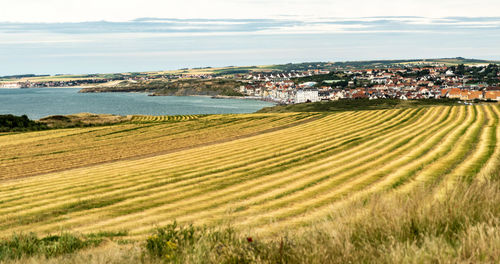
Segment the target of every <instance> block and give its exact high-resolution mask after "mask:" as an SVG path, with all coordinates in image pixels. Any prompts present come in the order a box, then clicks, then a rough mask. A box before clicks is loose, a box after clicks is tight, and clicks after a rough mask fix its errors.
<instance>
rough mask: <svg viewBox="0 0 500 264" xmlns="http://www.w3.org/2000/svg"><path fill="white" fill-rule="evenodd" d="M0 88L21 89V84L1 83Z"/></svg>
mask: <svg viewBox="0 0 500 264" xmlns="http://www.w3.org/2000/svg"><path fill="white" fill-rule="evenodd" d="M0 88H8V89H14V88H21V84H19V83H2V84H0Z"/></svg>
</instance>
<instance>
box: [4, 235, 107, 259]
mask: <svg viewBox="0 0 500 264" xmlns="http://www.w3.org/2000/svg"><path fill="white" fill-rule="evenodd" d="M101 241H102V239H101V238H91V239H89V238H81V237H77V236H75V235H72V234H69V233H63V234H61V235H56V236H54V235H51V236H47V237H44V238H38V237H37V235H36V234H34V233H29V234H14V235H12V237H11V238H10V239H6V240H4V241H2V242H0V260H8V259H20V258H22V257H31V256H37V255H40V256H45V257H46V258H51V257H55V256H60V255H64V254H69V253H73V252H75V251H78V250H80V249H83V248H86V247H90V246H97V245H99V244H100V243H101Z"/></svg>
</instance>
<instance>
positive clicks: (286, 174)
mask: <svg viewBox="0 0 500 264" xmlns="http://www.w3.org/2000/svg"><path fill="white" fill-rule="evenodd" d="M499 116H500V106H499V105H498V104H485V105H475V106H457V105H441V106H412V107H402V108H395V109H392V108H388V109H377V110H365V111H338V112H322V113H318V112H307V113H263V114H244V115H208V116H176V117H148V116H135V117H132V118H131V121H130V122H126V123H121V124H117V125H112V126H99V127H86V128H71V129H58V130H47V131H40V132H28V133H17V134H8V135H3V136H0V148H1V149H2V151H1V152H0V162H1V163H0V181H1V182H2V184H1V185H0V235H1V236H2V237H4V238H8V237H10V236H11V235H12V234H13V233H19V232H24V233H26V232H35V233H38V234H48V233H51V234H55V233H58V232H61V230H63V231H67V232H75V233H78V234H90V233H97V232H104V231H105V232H123V231H126V235H124V237H123V239H124V240H126V241H131V242H130V243H132V244H133V243H134V241H138V242H140V241H144V239H146V238H147V237H148V236H150V234H151V232H152V231H151V230H153V229H154V228H155V227H160V226H166V225H168V224H171V223H172V222H173V221H174V220H175V221H177V223H179V224H180V225H184V224H193V225H194V226H195V227H201V226H206V227H208V228H219V227H227V226H230V227H231V228H234V230H237V232H241V233H238V234H242V235H243V236H245V235H247V236H248V235H252V236H254V237H258V238H261V239H262V240H263V241H269V240H272V239H273V238H276V237H283V236H284V235H283V234H290V233H297V234H304V233H301V232H309V233H310V232H311V228H315V227H319V226H324V225H325V223H330V224H329V225H326V226H329V227H328V228H332V230H337V229H335V228H337V227H338V226H341V223H344V222H345V221H347V220H346V219H348V220H349V221H350V222H351V223H354V224H356V223H358V224H360V227H359V230H365V229H363V228H367V227H366V226H364V225H367V226H368V225H369V223H375V222H377V221H378V222H383V219H385V218H380V219H379V218H377V215H373V214H375V213H380V214H381V217H382V216H383V217H389V216H387V215H384V214H383V212H384V211H385V209H384V210H380V209H381V207H383V206H384V204H385V205H390V204H394V203H396V202H394V201H400V203H402V204H405V203H406V205H408V201H406V202H401V201H405V200H404V198H401V197H416V196H415V195H417V196H418V201H413V202H412V203H410V204H418V209H415V208H414V209H415V210H416V211H415V212H421V211H420V210H424V209H422V208H428V207H429V206H430V208H432V205H433V204H436V203H437V204H439V203H440V202H441V201H446V200H448V199H449V197H451V196H450V192H453V191H455V187H456V186H463V184H464V182H465V183H472V182H487V181H489V179H490V178H494V177H492V176H495V175H496V174H498V167H499V163H498V162H499V160H500V141H498V137H499V136H500V128H499V126H498V120H499ZM422 190H424V191H422ZM380 199H382V200H380ZM384 199H387V200H384ZM401 199H403V200H401ZM389 200H390V201H391V202H388V201H389ZM373 201H383V202H381V203H377V204H373V203H374V202H373ZM450 201H453V200H452V199H450ZM421 203H422V204H421ZM464 204H465V202H464ZM422 205H426V206H423V207H420V206H422ZM390 207H391V208H392V209H394V210H396V209H395V208H399V207H398V206H390ZM370 208H371V209H370ZM416 208H417V207H416ZM438 208H440V207H438ZM368 209H370V210H368ZM392 209H391V210H392ZM367 210H368V211H367ZM398 210H399V209H398ZM426 210H427V209H426ZM370 212H371V213H370ZM389 212H390V210H389ZM496 212H497V213H498V211H496ZM398 213H400V214H401V215H406V214H405V213H404V212H403V211H401V212H400V211H398ZM410 214H411V213H410ZM390 217H395V216H390ZM390 217H389V218H390ZM498 217H499V215H491V221H490V222H489V224H490V225H489V226H491V228H493V230H490V231H491V232H493V234H494V235H498V234H499V232H498V226H497V224H498ZM360 218H361V219H366V221H361V222H359V221H357V220H356V219H360ZM374 219H375V220H374ZM477 219H479V218H477ZM481 219H482V218H481ZM387 221H389V220H387ZM443 221H444V220H443ZM478 221H479V220H478ZM361 223H363V224H361ZM486 224H487V223H486ZM335 226H337V227H335ZM351 227H352V225H349V228H351ZM344 228H346V227H344ZM373 228H374V229H373V230H378V229H377V226H375V225H374V226H373ZM447 228H448V230H449V229H450V228H451V229H453V228H454V226H453V224H451V225H448V227H447ZM368 229H370V228H367V229H366V230H368ZM308 230H309V231H308ZM346 230H350V231H349V232H354V231H353V230H351V229H346ZM359 230H358V231H359ZM370 230H371V229H370ZM373 230H372V231H373ZM443 230H444V229H443ZM337 231H338V230H337ZM337 231H336V232H337ZM393 231H394V230H389V229H388V230H386V232H388V234H393V233H394V234H397V231H394V232H393ZM424 231H425V230H423V231H421V232H423V233H422V234H424V233H425V232H424ZM332 232H333V231H332ZM360 232H361V231H360ZM391 232H393V233H391ZM415 232H417V231H415ZM436 232H437V231H436ZM442 232H445V231H442ZM313 233H314V232H313ZM438 233H439V232H438ZM438 233H436V234H438ZM337 235H338V234H337ZM351 235H352V234H351ZM338 236H339V237H342V235H338ZM369 236H370V235H369V234H366V237H369ZM394 236H396V237H397V235H394ZM333 237H336V236H333ZM417 237H418V235H417ZM318 239H319V238H318ZM360 239H362V238H360ZM315 241H316V240H315ZM327 241H329V240H327ZM360 241H362V240H360ZM404 241H406V240H404ZM404 241H403V242H404ZM415 241H418V239H416V238H415ZM453 241H455V240H453ZM495 241H496V242H499V241H500V240H494V243H496V242H495ZM316 242H317V243H319V244H321V242H320V241H319V240H317V241H316ZM330 242H331V243H333V242H332V241H330ZM330 242H329V243H330ZM358 242H359V241H358ZM403 242H402V244H401V245H406V246H413V244H412V242H411V241H409V242H408V243H410V244H405V243H406V242H404V243H403ZM297 243H298V244H297V245H302V244H300V242H297ZM359 243H361V244H359V245H363V243H362V242H359ZM377 243H378V242H377ZM384 243H386V241H385V240H383V241H381V242H380V245H386V244H384ZM422 243H423V242H422ZM436 243H437V242H436ZM454 243H455V242H454ZM457 243H458V242H457ZM464 243H465V242H464ZM424 244H425V243H423V244H415V245H414V246H415V247H417V248H418V247H419V246H422V245H424ZM281 245H282V247H283V242H281ZM353 245H354V246H356V245H357V244H356V243H354V244H353ZM395 245H396V246H397V245H400V244H397V243H396V244H395ZM457 245H461V244H460V243H458V244H457ZM129 247H133V246H130V245H129ZM176 247H177V245H176ZM319 248H320V247H319ZM276 250H278V249H276ZM280 250H283V249H280ZM332 250H333V249H332ZM344 250H349V249H344ZM351 250H352V249H351ZM377 250H382V251H380V252H383V250H384V249H377ZM385 250H388V251H390V249H389V248H386V249H385ZM422 250H424V252H427V251H425V249H422ZM132 251H133V250H132ZM259 252H260V251H259ZM262 252H263V251H262ZM262 252H261V253H262ZM280 252H281V251H280ZM343 252H344V253H345V252H347V251H343ZM377 252H378V251H377ZM380 252H378V253H380ZM491 252H493V254H496V253H498V251H494V250H493V251H491ZM491 252H490V253H491ZM221 254H222V253H221ZM297 254H298V255H300V254H299V253H297ZM304 254H305V253H304ZM318 254H319V253H318ZM360 254H361V253H360ZM387 254H389V253H387ZM436 254H437V253H436ZM450 254H451V253H450ZM222 255H223V254H222ZM306 255H307V254H306ZM306 255H304V256H306ZM374 256H375V255H374ZM394 256H396V255H393V257H394ZM460 256H461V255H460ZM282 257H283V256H282ZM483 257H485V258H484V260H491V258H488V254H486V255H485V256H483ZM394 258H395V257H394ZM325 259H326V258H324V260H325ZM458 259H459V260H463V258H461V257H459V258H458ZM471 259H472V260H474V259H475V258H471ZM344 260H346V261H347V260H349V259H348V258H344ZM350 260H351V261H356V260H357V261H361V260H363V259H359V258H358V259H356V258H351V259H350ZM364 260H365V261H369V260H367V259H364ZM403 260H404V259H403ZM422 260H423V262H426V261H425V259H422ZM465 260H467V259H465ZM213 261H214V262H218V260H217V259H215V260H213ZM296 261H299V262H301V261H300V260H296ZM302 261H306V260H304V259H303V260H302ZM254 262H261V261H258V260H255V261H254ZM262 262H264V263H269V262H270V263H273V261H269V262H266V261H262ZM321 262H322V261H321V258H319V257H318V259H317V263H321ZM452 262H453V261H452ZM472 262H474V261H472ZM486 262H488V261H486ZM228 263H238V262H230V261H229V262H228ZM274 263H275V262H274Z"/></svg>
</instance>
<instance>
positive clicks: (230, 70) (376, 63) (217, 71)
mask: <svg viewBox="0 0 500 264" xmlns="http://www.w3.org/2000/svg"><path fill="white" fill-rule="evenodd" d="M489 63H493V64H500V61H489V60H478V59H468V58H462V57H456V58H437V59H408V60H369V61H344V62H302V63H287V64H275V65H261V66H227V67H218V68H212V67H203V68H191V69H188V68H184V69H179V70H168V71H151V72H129V73H112V74H83V75H55V76H49V75H34V74H24V75H12V76H3V77H1V76H0V82H2V81H4V82H5V81H32V82H37V81H62V80H64V81H69V80H82V79H83V80H85V79H90V78H92V79H113V80H120V79H121V80H124V79H126V78H129V77H150V78H157V77H160V76H169V75H171V76H174V75H203V74H210V75H214V76H225V75H235V74H246V73H251V72H281V71H307V70H311V69H326V70H328V69H338V68H346V69H356V68H361V69H363V68H383V67H392V66H402V65H425V64H444V65H447V66H454V65H459V64H466V65H477V64H489Z"/></svg>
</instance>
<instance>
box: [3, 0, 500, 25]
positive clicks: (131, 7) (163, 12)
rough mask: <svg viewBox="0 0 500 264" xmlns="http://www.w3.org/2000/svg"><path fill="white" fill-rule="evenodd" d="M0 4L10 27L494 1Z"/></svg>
mask: <svg viewBox="0 0 500 264" xmlns="http://www.w3.org/2000/svg"><path fill="white" fill-rule="evenodd" d="M4 2H5V3H2V16H1V18H0V20H2V21H11V22H16V21H17V22H49V23H50V22H84V21H102V20H106V21H115V22H116V21H120V22H124V21H130V20H133V19H135V18H138V17H174V18H212V19H216V18H219V19H221V18H232V19H245V18H246V19H248V18H277V17H280V16H281V17H283V16H295V17H370V16H418V17H436V18H439V17H452V16H463V17H464V16H466V17H486V16H497V15H498V10H500V2H499V1H498V0H478V1H470V0H439V1H436V0H418V1H417V0H370V1H367V0H350V1H345V0H308V1H304V0H274V1H262V0H232V1H228V0H210V1H206V0H183V1H174V0H43V1H41V0H16V1H4Z"/></svg>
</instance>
